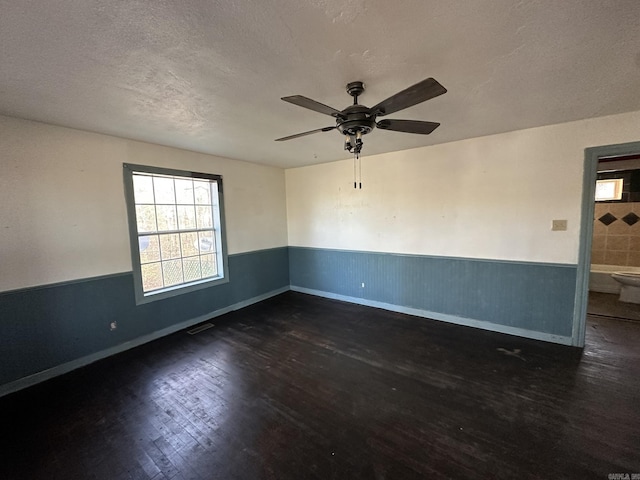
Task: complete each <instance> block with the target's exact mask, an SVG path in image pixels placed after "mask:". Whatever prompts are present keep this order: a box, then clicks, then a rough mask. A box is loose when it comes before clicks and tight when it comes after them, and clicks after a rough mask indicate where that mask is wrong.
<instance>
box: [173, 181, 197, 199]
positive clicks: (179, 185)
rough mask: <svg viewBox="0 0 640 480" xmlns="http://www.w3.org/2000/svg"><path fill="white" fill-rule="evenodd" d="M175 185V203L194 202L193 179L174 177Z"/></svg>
mask: <svg viewBox="0 0 640 480" xmlns="http://www.w3.org/2000/svg"><path fill="white" fill-rule="evenodd" d="M175 186H176V203H190V204H193V203H195V202H194V200H193V180H191V179H190V178H189V179H184V180H183V179H180V178H176V179H175Z"/></svg>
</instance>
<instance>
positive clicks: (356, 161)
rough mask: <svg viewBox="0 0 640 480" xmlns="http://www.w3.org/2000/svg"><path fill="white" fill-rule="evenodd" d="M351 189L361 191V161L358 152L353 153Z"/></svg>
mask: <svg viewBox="0 0 640 480" xmlns="http://www.w3.org/2000/svg"><path fill="white" fill-rule="evenodd" d="M356 172H357V173H356ZM353 188H360V190H362V160H360V152H354V153H353Z"/></svg>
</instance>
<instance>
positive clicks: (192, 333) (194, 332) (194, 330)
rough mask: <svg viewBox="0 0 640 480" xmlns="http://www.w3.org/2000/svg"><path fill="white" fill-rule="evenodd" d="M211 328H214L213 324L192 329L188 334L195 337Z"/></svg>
mask: <svg viewBox="0 0 640 480" xmlns="http://www.w3.org/2000/svg"><path fill="white" fill-rule="evenodd" d="M211 327H213V323H208V322H207V323H203V324H202V325H198V326H197V327H195V328H192V329H191V330H187V333H188V334H189V335H195V334H196V333H200V332H204V331H205V330H208V329H210V328H211Z"/></svg>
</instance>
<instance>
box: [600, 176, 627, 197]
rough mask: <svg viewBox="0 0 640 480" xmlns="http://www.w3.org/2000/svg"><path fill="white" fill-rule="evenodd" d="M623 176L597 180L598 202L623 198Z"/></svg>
mask: <svg viewBox="0 0 640 480" xmlns="http://www.w3.org/2000/svg"><path fill="white" fill-rule="evenodd" d="M623 182H624V180H623V179H622V178H612V179H607V180H596V202H603V201H607V200H621V199H622V184H623Z"/></svg>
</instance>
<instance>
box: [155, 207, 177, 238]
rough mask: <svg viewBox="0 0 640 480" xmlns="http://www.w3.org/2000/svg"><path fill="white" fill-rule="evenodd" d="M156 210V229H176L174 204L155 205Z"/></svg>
mask: <svg viewBox="0 0 640 480" xmlns="http://www.w3.org/2000/svg"><path fill="white" fill-rule="evenodd" d="M156 212H157V214H158V231H160V232H162V231H166V230H177V229H178V218H177V215H176V207H175V205H158V206H156Z"/></svg>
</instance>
